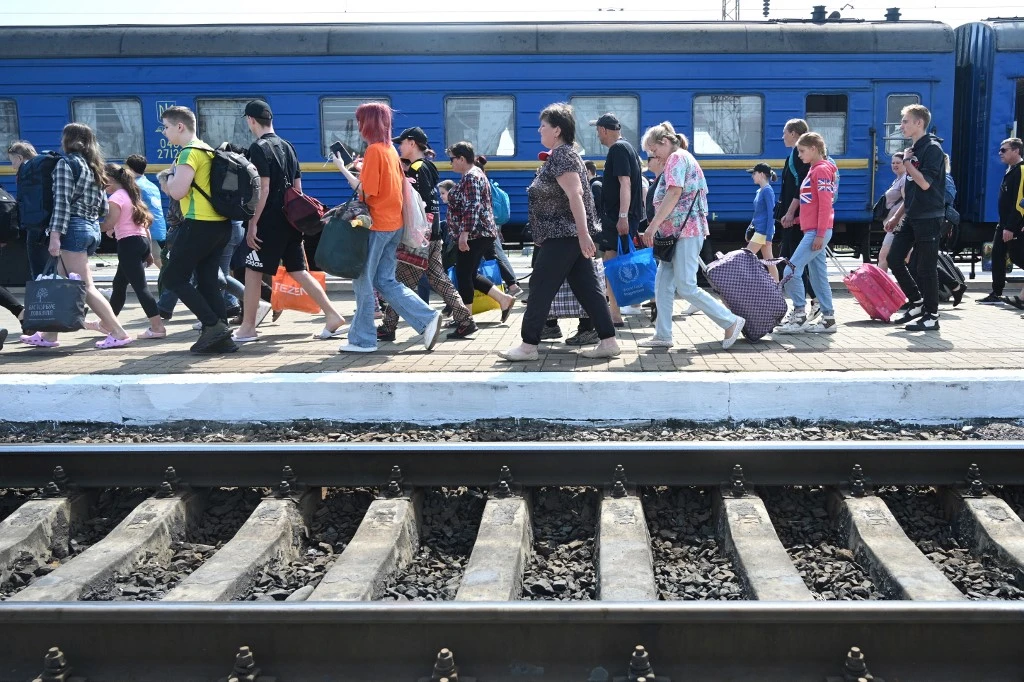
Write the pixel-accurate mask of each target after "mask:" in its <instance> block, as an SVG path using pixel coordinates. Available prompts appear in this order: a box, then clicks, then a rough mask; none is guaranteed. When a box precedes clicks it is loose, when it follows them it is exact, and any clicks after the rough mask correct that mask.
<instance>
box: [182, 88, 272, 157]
mask: <svg viewBox="0 0 1024 682" xmlns="http://www.w3.org/2000/svg"><path fill="white" fill-rule="evenodd" d="M254 99H263V98H262V97H218V98H216V99H214V98H209V99H204V98H197V99H196V119H197V127H198V128H199V130H197V131H196V134H197V135H199V139H201V140H202V141H203V142H205V143H206V144H209V145H212V146H214V147H218V146H220V145H221V144H223V143H224V142H230V143H231V144H234V145H238V146H239V147H245V148H246V149H248V148H249V145H250V144H252V143H253V136H252V132H250V130H249V124H247V123H246V122H245V118H244V117H243V115H242V114H243V113H244V112H245V105H246V104H248V103H249V102H251V101H253V100H254Z"/></svg>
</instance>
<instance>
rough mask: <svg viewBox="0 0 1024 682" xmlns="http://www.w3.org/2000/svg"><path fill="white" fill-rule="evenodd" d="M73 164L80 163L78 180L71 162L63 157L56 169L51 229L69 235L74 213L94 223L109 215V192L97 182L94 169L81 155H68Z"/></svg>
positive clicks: (54, 172)
mask: <svg viewBox="0 0 1024 682" xmlns="http://www.w3.org/2000/svg"><path fill="white" fill-rule="evenodd" d="M68 158H69V159H71V162H72V163H77V165H78V168H79V169H80V170H81V173H80V174H79V176H78V180H77V181H76V180H75V174H74V173H73V172H72V170H71V166H69V165H68V161H65V160H64V159H61V160H59V161H58V162H57V165H56V167H55V168H54V169H53V215H52V216H50V229H49V232H53V231H55V230H56V231H57V232H59V233H60V234H66V233H67V231H68V222H69V221H70V220H71V216H78V217H79V218H84V219H85V220H88V221H90V222H95V221H97V220H99V219H100V218H102V217H103V216H105V215H106V214H107V194H106V192H104V191H103V188H102V187H100V186H99V184H97V182H96V176H95V175H93V173H92V168H90V167H89V164H88V163H86V162H85V159H83V158H82V157H81V156H79V155H78V154H69V155H68Z"/></svg>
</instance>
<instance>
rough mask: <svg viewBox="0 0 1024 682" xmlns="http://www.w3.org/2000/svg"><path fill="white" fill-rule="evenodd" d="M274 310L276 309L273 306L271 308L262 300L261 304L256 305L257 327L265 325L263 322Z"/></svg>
mask: <svg viewBox="0 0 1024 682" xmlns="http://www.w3.org/2000/svg"><path fill="white" fill-rule="evenodd" d="M273 309H274V308H273V306H271V305H270V304H269V303H267V302H266V301H264V300H262V299H260V302H259V303H257V304H256V326H257V327H258V326H260V325H261V324H263V320H265V319H267V315H269V314H270V311H271V310H273Z"/></svg>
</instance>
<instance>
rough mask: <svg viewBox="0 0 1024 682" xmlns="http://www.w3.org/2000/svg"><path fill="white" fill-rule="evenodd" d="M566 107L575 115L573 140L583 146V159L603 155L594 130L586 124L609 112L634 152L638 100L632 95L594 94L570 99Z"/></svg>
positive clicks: (637, 146)
mask: <svg viewBox="0 0 1024 682" xmlns="http://www.w3.org/2000/svg"><path fill="white" fill-rule="evenodd" d="M569 104H571V105H572V108H573V110H574V112H575V114H576V141H577V142H579V143H580V145H581V146H582V147H583V149H582V151H581V152H580V153H581V154H582V155H583V156H604V154H605V150H604V147H602V146H601V142H600V140H598V139H597V128H593V127H591V126H590V125H588V124H589V123H590V121H594V120H596V119H597V118H598V117H599V116H601V114H607V113H608V112H611V113H613V114H615V117H616V118H618V119H619V123H620V124H621V125H622V137H624V138H626V140H627V141H629V143H630V144H632V145H633V147H634V148H636V149H637V151H642V150H641V149H640V134H639V130H640V100H639V99H638V98H637V97H634V96H632V95H598V96H587V97H572V98H570V99H569Z"/></svg>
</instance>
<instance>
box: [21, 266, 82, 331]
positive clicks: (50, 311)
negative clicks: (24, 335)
mask: <svg viewBox="0 0 1024 682" xmlns="http://www.w3.org/2000/svg"><path fill="white" fill-rule="evenodd" d="M22 326H23V327H24V328H25V331H27V332H30V333H31V332H73V331H78V330H79V329H84V328H85V282H83V281H82V280H80V279H65V278H64V277H60V276H58V275H57V259H56V258H52V259H50V262H49V263H48V264H47V266H46V269H45V270H43V273H42V274H41V275H39V277H38V278H37V279H35V280H33V281H30V282H26V283H25V317H24V319H23V320H22Z"/></svg>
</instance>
